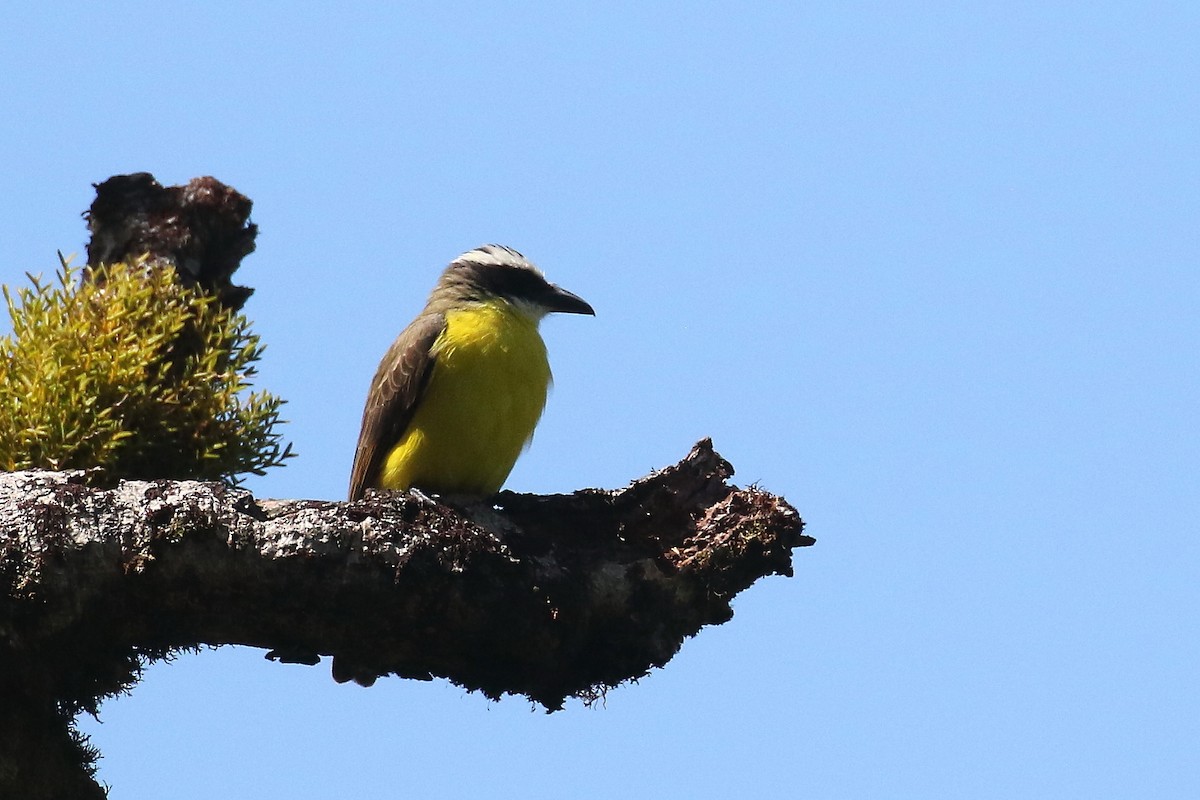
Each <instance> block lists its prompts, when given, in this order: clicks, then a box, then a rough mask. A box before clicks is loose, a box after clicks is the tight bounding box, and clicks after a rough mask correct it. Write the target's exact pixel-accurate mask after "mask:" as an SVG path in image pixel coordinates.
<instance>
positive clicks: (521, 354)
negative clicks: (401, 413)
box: [380, 302, 550, 494]
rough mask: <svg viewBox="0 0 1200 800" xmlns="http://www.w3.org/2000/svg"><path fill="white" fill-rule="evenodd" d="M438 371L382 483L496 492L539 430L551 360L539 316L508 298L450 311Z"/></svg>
mask: <svg viewBox="0 0 1200 800" xmlns="http://www.w3.org/2000/svg"><path fill="white" fill-rule="evenodd" d="M432 355H433V357H434V359H435V363H434V367H433V373H432V374H431V375H430V378H429V383H428V385H427V386H426V388H425V392H424V394H423V395H422V397H421V399H420V400H419V401H418V406H417V410H416V413H415V414H414V416H413V419H412V422H411V423H410V424H409V427H408V429H407V430H406V431H405V433H404V434H403V436H401V438H400V441H399V442H398V443H397V445H396V446H395V447H394V448H393V449H392V450H391V452H389V453H388V455H387V457H386V459H385V460H384V464H383V470H382V473H381V475H380V484H381V485H382V486H383V487H384V488H387V489H408V488H411V487H414V486H415V487H417V488H420V489H424V490H426V491H430V492H440V493H447V494H494V493H495V492H498V491H499V490H500V487H501V486H502V485H503V484H504V481H505V479H507V478H508V473H509V472H511V471H512V468H513V464H515V463H516V461H517V457H518V456H519V455H520V454H521V451H522V450H524V449H525V446H526V445H527V444H528V443H529V440H530V438H531V437H532V436H533V429H534V426H536V425H537V421H538V419H539V418H540V417H541V415H542V409H543V408H544V407H545V405H546V392H547V390H548V389H549V386H550V365H549V363H548V362H547V360H546V345H545V343H544V342H542V337H541V336H540V335H539V334H538V330H537V323H536V322H535V321H534V320H532V319H530V318H528V317H526V316H524V315H522V314H520V313H518V312H516V311H514V310H512V309H511V307H510V306H508V305H507V304H506V303H503V302H497V303H489V304H483V305H478V306H473V307H471V308H468V309H461V310H456V311H450V312H448V313H447V314H446V330H445V332H444V333H443V334H442V335H441V336H440V337H439V338H438V339H437V341H436V342H435V343H434V345H433V348H432Z"/></svg>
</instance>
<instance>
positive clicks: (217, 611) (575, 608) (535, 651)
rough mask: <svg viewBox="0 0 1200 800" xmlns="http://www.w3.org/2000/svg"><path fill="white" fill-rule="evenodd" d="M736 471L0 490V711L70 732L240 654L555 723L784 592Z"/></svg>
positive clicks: (767, 529) (778, 561)
mask: <svg viewBox="0 0 1200 800" xmlns="http://www.w3.org/2000/svg"><path fill="white" fill-rule="evenodd" d="M732 472H733V470H732V468H731V467H730V466H729V464H728V463H727V462H726V461H725V460H724V459H722V458H721V457H720V456H719V455H717V454H716V453H715V452H714V451H713V449H712V445H711V442H709V441H708V440H705V441H702V442H700V443H699V444H697V445H696V447H695V448H693V450H692V451H691V453H689V454H688V456H687V457H686V458H684V459H683V461H681V462H680V463H679V464H677V465H675V466H673V467H670V468H668V469H665V470H662V471H660V472H657V473H654V474H652V475H650V476H648V477H646V478H643V479H641V480H639V481H637V482H635V483H633V484H632V485H630V486H629V487H628V488H626V489H622V490H619V491H601V490H584V491H580V492H576V493H575V494H572V495H555V496H544V497H543V496H533V495H519V494H514V493H511V492H503V493H501V494H500V495H499V496H497V497H496V498H495V499H494V503H478V502H476V503H462V504H457V505H455V506H451V505H448V504H446V503H443V502H439V501H435V500H433V499H430V498H427V497H424V496H422V495H419V494H410V493H405V494H386V493H371V494H369V495H368V496H367V497H366V498H365V499H364V500H362V501H359V502H354V503H334V502H319V501H303V500H299V501H263V502H256V501H255V500H254V498H253V497H252V496H251V495H250V494H249V493H248V492H245V491H241V490H235V489H230V488H227V487H225V486H223V485H221V484H213V483H195V482H178V483H174V482H167V481H152V482H143V481H128V482H124V481H123V482H120V483H119V484H117V485H116V486H111V487H105V486H102V485H99V486H98V485H95V484H96V482H97V479H98V477H99V473H97V472H95V471H89V472H87V473H83V472H73V473H51V472H21V473H11V474H6V475H0V524H2V526H3V527H2V529H3V531H4V538H3V540H2V541H0V587H2V588H3V589H4V592H3V596H2V597H3V599H2V602H3V605H2V606H0V664H2V667H0V681H3V691H4V696H5V697H6V698H8V697H27V698H28V699H29V702H28V703H26V705H27V706H28V708H29V709H31V711H30V712H29V713H35V712H36V713H41V714H43V716H44V714H45V713H46V710H47V708H57V709H59V711H60V712H61V713H60V716H61V717H62V718H63V719H65V720H69V719H71V718H73V717H74V715H75V714H76V713H77V712H78V711H80V710H91V711H94V710H95V708H96V706H97V705H98V703H99V702H100V700H101V699H102V698H104V697H106V696H109V695H111V694H113V693H115V692H118V691H121V690H122V689H125V688H127V687H129V686H130V685H131V684H132V683H133V682H134V681H135V680H136V677H137V673H138V670H139V668H140V665H141V664H142V663H143V662H144V661H145V660H146V659H154V658H160V657H163V656H164V655H166V654H168V653H169V652H171V651H172V650H176V649H179V648H189V647H196V646H199V645H222V644H243V645H250V646H254V647H262V648H267V649H270V650H271V653H269V656H270V657H273V658H277V659H280V660H285V661H300V662H304V663H316V662H317V660H318V656H319V655H332V656H334V674H335V677H337V678H338V679H341V680H345V679H349V678H353V679H355V680H358V681H359V682H361V683H364V684H367V685H369V684H370V683H371V682H373V681H374V679H375V678H376V677H377V676H380V675H386V674H389V673H395V674H398V675H401V676H404V677H411V678H418V679H423V680H428V679H431V678H433V677H443V678H447V679H449V680H451V681H453V682H454V683H456V684H459V685H461V686H463V687H465V688H468V689H474V690H479V691H481V692H483V693H484V694H486V695H487V696H488V697H493V698H494V697H499V696H501V695H503V694H506V693H512V694H521V695H525V696H526V697H529V698H531V699H532V700H535V701H537V702H539V703H541V704H542V705H544V706H545V707H546V708H548V709H551V710H553V709H557V708H560V707H561V706H562V704H563V702H564V700H565V699H566V698H567V697H571V696H576V697H581V698H584V699H590V698H594V697H596V696H598V694H599V693H602V692H603V691H605V690H606V689H607V688H609V687H612V686H615V685H617V684H619V683H621V682H622V681H626V680H630V679H635V678H638V677H640V676H642V675H645V674H646V673H647V672H648V671H649V670H650V669H651V668H653V667H658V666H662V665H663V664H665V663H666V662H667V661H668V660H669V659H670V658H671V657H672V656H673V655H674V654H675V653H676V652H677V650H678V649H679V647H680V645H681V643H682V642H683V640H684V639H685V638H686V637H688V636H691V635H694V634H695V633H696V632H697V631H699V629H700V628H701V627H703V626H704V625H710V624H719V623H722V622H725V621H726V620H728V619H729V618H730V617H731V616H732V611H731V609H730V606H729V601H730V600H731V599H732V598H733V596H734V595H736V594H737V593H738V592H740V591H741V590H742V589H745V588H746V587H748V586H749V585H750V584H751V583H753V582H754V581H755V580H757V579H758V578H759V577H762V576H765V575H770V574H784V575H791V550H792V548H794V547H798V546H806V545H811V544H812V543H813V541H814V540H813V539H812V538H810V537H808V536H805V535H803V533H802V529H803V522H802V521H801V520H800V517H799V516H798V515H797V513H796V511H795V509H793V508H792V507H791V506H789V505H788V504H787V503H786V502H785V501H784V500H782V499H781V498H778V497H775V496H772V495H769V494H767V493H765V492H761V491H759V490H757V489H754V488H750V489H737V488H734V487H731V486H729V485H728V483H727V479H728V478H729V477H730V476H731V475H732ZM39 709H40V711H39ZM4 724H5V720H4V719H3V716H2V715H0V725H4ZM50 727H53V726H50ZM12 733H13V731H12V730H11V729H10V730H9V731H7V732H5V731H0V744H3V743H4V742H5V739H6V736H7V735H8V734H12ZM63 741H67V740H66V739H65V738H64V739H63ZM6 752H8V753H9V755H5V754H4V753H0V795H4V794H5V792H4V791H2V789H3V788H4V785H5V784H4V775H5V769H9V770H12V769H14V766H13V764H12V760H11V751H6ZM85 761H86V759H85ZM16 769H18V771H21V772H23V771H24V770H23V769H22V768H20V767H19V766H18V767H17V768H16ZM25 796H29V795H25Z"/></svg>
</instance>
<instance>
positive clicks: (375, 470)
mask: <svg viewBox="0 0 1200 800" xmlns="http://www.w3.org/2000/svg"><path fill="white" fill-rule="evenodd" d="M445 329H446V317H445V315H443V314H440V313H432V314H431V313H425V314H421V315H420V316H418V317H417V318H416V319H414V320H413V321H412V323H411V324H409V326H408V327H407V328H405V329H404V330H403V331H402V332H401V333H400V335H399V336H397V337H396V341H394V342H392V346H391V347H389V348H388V351H387V352H386V353H385V354H384V356H383V360H382V361H380V362H379V369H378V370H377V371H376V373H375V378H374V379H373V380H372V381H371V390H370V391H369V392H368V393H367V405H366V408H364V409H363V418H362V431H361V432H360V433H359V434H358V449H357V450H356V451H355V453H354V467H353V468H352V469H351V470H350V499H351V500H357V499H359V498H360V497H362V496H363V493H364V492H365V491H366V490H367V489H368V488H370V487H373V486H375V485H376V482H377V481H378V480H379V468H380V466H381V465H382V464H383V459H384V458H385V457H387V454H388V452H389V451H390V450H391V449H392V447H393V446H394V445H395V444H396V442H398V441H400V437H401V436H403V435H404V431H405V429H406V428H407V427H408V423H409V422H411V421H412V416H413V412H414V411H415V410H416V408H417V403H418V402H419V401H420V399H421V395H422V394H424V392H425V385H426V384H427V383H429V374H430V373H431V372H432V371H433V363H434V359H433V358H431V357H430V355H429V350H430V348H431V347H433V343H434V342H435V341H437V338H438V337H439V336H441V335H442V331H444V330H445Z"/></svg>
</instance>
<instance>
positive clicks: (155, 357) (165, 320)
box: [0, 261, 292, 483]
mask: <svg viewBox="0 0 1200 800" xmlns="http://www.w3.org/2000/svg"><path fill="white" fill-rule="evenodd" d="M56 277H57V281H56V282H53V283H43V282H42V280H41V279H40V278H35V277H33V276H32V275H31V276H29V278H30V280H31V281H32V284H33V285H32V286H31V287H29V288H25V289H20V290H18V291H17V294H16V299H15V300H14V298H13V296H12V294H11V293H10V291H9V289H8V287H7V286H5V287H4V289H3V292H4V298H5V301H6V302H7V305H8V313H9V316H10V317H11V318H12V328H13V332H12V334H11V335H10V336H4V337H0V469H5V470H16V469H32V468H47V469H71V468H79V467H94V466H102V467H104V468H105V470H106V472H107V473H108V474H110V475H112V476H114V477H119V478H138V479H153V478H169V479H174V480H183V479H199V480H214V479H220V480H224V481H226V482H228V483H237V482H238V480H239V478H238V475H239V474H244V473H247V472H250V473H254V474H256V475H261V474H263V472H264V471H265V470H266V469H267V468H269V467H273V466H278V465H281V464H282V463H283V462H284V461H285V459H287V458H289V457H290V456H291V455H292V452H291V445H290V444H289V445H287V446H286V447H283V446H282V443H281V436H280V435H279V434H277V433H275V432H274V429H275V425H276V423H278V422H279V421H280V420H279V408H280V406H282V405H283V402H284V401H283V400H281V399H279V398H277V397H275V396H273V395H271V394H269V393H267V392H261V391H260V392H249V391H248V389H249V387H250V379H251V378H252V377H253V376H254V374H255V368H254V366H253V365H254V363H255V362H256V361H258V360H259V358H260V357H261V354H262V346H261V345H260V344H259V340H258V337H257V336H255V335H254V334H252V333H250V329H249V321H248V320H247V319H246V317H245V316H244V315H242V314H237V313H232V312H230V311H228V310H226V309H223V308H222V307H221V306H220V305H219V304H218V303H217V302H216V301H215V300H214V299H213V298H212V297H210V296H208V295H205V294H203V293H201V292H199V291H197V290H192V289H185V288H184V287H183V286H181V285H180V283H179V282H178V280H176V278H175V274H174V272H173V271H171V270H170V269H163V268H160V267H154V268H147V267H146V266H144V265H138V264H135V265H131V266H126V265H123V264H117V265H113V266H110V267H106V268H104V269H103V270H102V271H99V272H98V273H96V274H94V275H93V276H91V277H90V278H89V279H87V280H83V279H81V276H80V274H79V270H78V269H77V268H74V267H72V266H71V265H70V264H69V263H68V262H66V261H64V262H63V263H62V268H61V269H60V270H59V271H58V273H57V276H56Z"/></svg>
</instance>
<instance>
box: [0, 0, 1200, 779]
mask: <svg viewBox="0 0 1200 800" xmlns="http://www.w3.org/2000/svg"><path fill="white" fill-rule="evenodd" d="M1198 42H1200V6H1197V5H1196V4H1193V3H1157V2H1150V3H1104V2H1098V3H1060V2H1039V3H1023V2H1004V3H991V2H989V3H949V2H946V3H932V2H930V3H907V4H904V3H826V4H802V3H778V4H764V3H702V4H682V3H679V4H676V3H602V4H601V3H588V4H571V3H544V4H543V3H523V4H514V5H512V6H505V5H499V4H492V3H485V4H480V5H469V4H461V3H453V2H451V3H447V2H436V3H424V2H418V3H404V4H385V3H379V4H361V3H348V4H329V3H320V4H317V3H288V4H284V3H258V4H247V3H240V2H239V3H234V2H224V1H223V0H216V1H213V0H210V2H206V3H195V4H174V3H116V4H94V3H86V4H85V3H74V4H72V3H54V2H47V3H25V4H18V5H16V6H13V7H12V8H9V9H8V10H7V11H6V20H5V23H4V26H3V31H0V43H2V47H0V97H2V98H3V99H2V101H0V102H2V105H3V116H4V121H3V123H2V124H0V152H3V153H4V161H5V164H6V167H5V170H4V175H5V180H4V182H3V200H0V203H2V204H3V213H2V214H0V280H3V281H4V282H8V283H18V284H19V283H22V282H23V281H24V277H23V272H24V271H25V270H30V271H47V272H48V271H51V270H52V269H53V267H54V264H55V255H54V254H55V250H56V249H61V250H63V251H64V252H82V249H83V247H84V244H85V242H86V233H85V230H84V226H83V222H82V220H81V219H80V216H79V215H80V212H81V211H83V210H84V209H85V208H86V207H87V206H88V204H89V203H90V202H91V199H92V189H91V186H90V184H91V183H93V182H96V181H100V180H102V179H104V178H106V177H108V176H110V175H113V174H116V173H123V172H133V171H142V170H145V171H150V172H153V173H154V174H155V175H156V176H157V177H158V178H159V179H160V180H162V181H163V182H164V183H179V182H183V181H186V180H188V179H189V178H191V177H193V176H197V175H205V174H211V175H214V176H216V177H218V178H220V179H221V180H224V181H226V182H228V183H230V184H232V185H233V186H235V187H236V188H238V189H239V190H241V191H242V192H244V193H246V194H247V195H249V196H250V197H251V198H252V199H253V200H254V203H255V206H254V220H255V221H256V222H257V223H258V224H259V225H260V226H261V234H260V237H259V246H258V251H257V252H256V253H255V254H254V255H252V256H251V257H250V258H248V259H247V260H246V262H245V263H244V267H243V269H242V271H241V272H240V273H239V277H240V278H241V282H243V283H246V284H249V285H251V286H254V287H255V288H256V290H257V292H256V294H255V295H254V297H253V298H252V300H251V301H250V303H249V304H248V306H247V308H246V310H247V312H248V314H249V315H250V316H251V318H252V319H253V320H254V321H255V329H256V330H257V331H258V332H259V333H260V334H261V335H262V336H263V338H264V339H265V341H266V342H267V345H268V349H267V352H266V357H265V362H264V363H263V365H262V373H261V386H263V387H265V388H269V389H270V390H272V391H274V392H276V393H278V394H281V395H283V396H284V397H286V398H288V400H289V401H290V403H289V405H288V406H287V407H286V412H287V416H288V418H289V419H290V420H291V423H290V425H289V426H287V429H286V432H287V434H288V436H289V437H290V438H291V440H292V441H294V443H295V445H296V448H297V450H298V451H299V453H300V457H299V458H297V459H295V460H294V462H293V463H292V464H291V465H290V466H288V467H286V468H285V469H282V470H278V471H276V472H274V473H272V474H270V475H268V476H267V477H265V478H262V479H256V480H254V481H252V482H251V483H250V487H251V488H252V489H253V490H254V491H255V492H256V493H257V494H258V495H260V496H264V497H311V498H329V499H334V498H340V497H341V496H342V495H343V493H344V491H345V485H346V476H347V472H348V470H349V466H350V459H351V456H352V450H353V445H354V441H355V437H356V436H357V431H358V423H359V415H360V413H361V408H362V405H361V404H362V399H363V395H364V393H365V390H366V384H367V381H368V379H369V377H370V375H371V373H372V372H373V371H374V369H375V366H376V364H377V362H378V359H379V356H380V355H381V354H382V352H383V350H384V349H385V348H386V346H387V345H388V343H389V342H390V341H391V339H392V337H393V336H394V335H395V334H396V333H397V332H398V331H399V330H400V329H401V328H402V327H403V325H404V324H405V323H406V322H407V321H408V319H409V318H410V317H411V315H412V314H414V313H415V312H416V311H417V310H418V309H419V307H420V305H421V304H422V302H423V300H424V297H425V294H426V293H427V291H428V289H429V287H430V286H431V284H432V282H433V280H434V278H435V277H436V274H437V272H438V271H439V270H440V269H441V267H442V266H443V265H444V264H445V263H446V262H447V261H448V260H450V259H451V258H452V257H453V256H455V255H457V254H458V253H459V252H461V251H463V250H466V249H469V248H471V247H474V246H476V245H479V244H482V243H485V242H493V241H495V242H501V243H504V244H509V245H512V246H514V247H516V248H518V249H520V250H522V251H523V252H525V254H526V255H527V256H529V257H530V258H531V259H532V260H534V261H535V262H537V263H538V264H539V265H541V266H542V267H543V268H544V269H545V270H546V272H547V273H548V275H549V277H550V278H551V279H552V280H555V281H557V282H559V283H561V284H562V285H563V286H565V287H567V288H569V289H571V290H573V291H575V292H577V293H579V294H580V295H582V296H583V297H585V298H587V299H588V300H589V301H591V303H592V304H593V305H594V306H595V308H596V310H597V316H596V318H595V319H590V318H580V317H563V318H552V319H550V320H548V321H547V322H546V323H545V325H544V326H543V331H544V334H545V337H546V339H547V341H548V344H549V347H550V351H551V358H552V362H553V365H554V369H555V374H556V377H557V384H556V388H555V391H554V393H553V395H552V396H551V399H550V404H549V407H548V409H547V413H546V416H545V418H544V420H543V422H542V425H541V427H540V428H539V430H538V434H537V436H536V438H535V439H534V443H533V446H532V449H531V450H530V451H529V452H528V453H527V454H526V456H525V457H524V459H523V460H522V461H521V462H520V463H519V464H518V466H517V469H516V470H515V471H514V473H513V475H512V477H511V479H510V482H509V486H510V487H511V488H513V489H516V490H520V491H532V492H563V491H570V490H572V489H575V488H579V487H589V486H604V487H617V486H621V485H624V484H625V483H627V482H628V481H630V480H632V479H634V478H636V477H638V476H640V475H642V474H644V473H646V472H647V471H649V470H650V469H652V468H655V467H660V466H663V465H665V464H669V463H672V462H674V461H676V460H677V459H678V458H680V457H681V456H682V455H683V454H684V453H686V452H687V450H688V448H689V447H690V446H691V444H692V443H693V442H694V441H695V440H697V439H698V438H700V437H702V436H706V435H710V436H712V437H713V438H714V440H715V443H716V445H717V448H718V450H720V451H721V453H722V454H723V455H725V456H726V457H727V458H728V459H730V460H731V461H732V462H733V464H734V465H735V466H736V467H737V469H738V474H737V476H736V479H735V480H737V481H739V482H742V483H751V482H757V483H760V484H761V485H762V486H764V487H766V488H767V489H770V490H772V491H774V492H777V493H780V494H783V495H784V496H786V497H787V498H788V499H790V500H791V501H792V502H793V503H794V504H795V505H796V506H797V507H798V508H799V509H800V511H801V513H802V514H803V516H804V517H805V519H806V520H807V521H808V523H809V526H810V527H809V532H810V533H812V534H813V535H814V536H816V537H817V539H818V543H817V545H816V547H814V548H810V549H808V550H802V551H799V552H798V553H797V568H796V577H795V578H793V579H791V580H787V579H784V578H774V579H770V580H766V581H763V582H761V583H760V584H759V585H757V586H755V587H753V588H752V589H751V590H749V591H748V592H746V593H745V594H744V595H743V596H742V597H740V598H739V599H738V601H737V603H736V606H735V608H736V612H737V613H736V617H735V618H734V619H733V620H732V621H731V622H730V623H728V624H726V625H724V626H721V627H718V628H712V629H708V630H706V631H704V632H702V633H701V634H700V635H699V636H698V637H697V638H695V639H694V640H692V641H689V642H688V643H687V644H686V645H685V646H684V648H683V650H682V652H681V653H680V654H679V656H678V657H676V659H675V660H674V661H672V662H671V663H670V664H669V665H667V667H666V668H665V669H662V670H659V671H657V672H655V673H654V674H652V675H650V676H649V677H647V678H646V679H644V680H642V681H641V682H640V683H638V684H636V685H629V686H624V687H621V688H619V689H617V690H615V691H613V692H611V693H610V694H609V695H608V698H607V703H606V704H604V705H603V706H600V707H596V708H592V709H588V708H584V707H582V706H580V705H578V704H574V705H571V706H569V707H568V708H567V710H565V711H564V712H562V713H559V714H554V715H550V716H547V715H545V714H543V713H540V712H539V711H537V710H533V709H531V707H530V706H529V704H528V703H527V702H525V701H523V700H521V699H519V698H516V699H507V700H504V701H503V702H500V703H489V702H487V701H486V700H484V699H483V698H481V697H479V696H475V695H468V694H464V693H463V692H462V691H461V690H459V689H457V688H455V687H453V686H450V685H448V684H446V683H444V682H434V683H431V684H421V683H415V682H409V681H401V680H399V679H392V680H387V681H382V682H381V683H380V684H378V685H376V686H375V687H374V688H372V689H369V690H364V689H361V688H358V687H355V686H337V685H335V684H334V683H333V682H332V680H331V679H330V677H329V670H328V665H327V664H325V665H322V666H320V667H316V668H306V667H301V666H280V665H274V664H270V663H268V662H266V661H264V660H263V659H262V654H261V653H260V652H257V651H250V650H235V649H232V648H226V649H224V650H220V651H216V652H209V653H205V654H202V655H200V656H190V657H184V658H181V659H180V660H179V661H177V662H176V663H174V664H171V665H157V666H155V667H153V668H152V669H150V670H149V672H148V673H147V675H146V678H145V680H144V681H143V682H142V684H141V685H139V686H138V687H137V689H136V690H135V692H134V693H133V695H132V696H130V697H126V698H122V699H119V700H116V701H112V702H109V703H107V704H105V706H104V707H103V709H102V714H101V719H102V720H103V723H102V724H97V723H95V722H93V721H91V720H87V721H85V723H84V725H83V728H84V729H85V730H86V731H87V732H88V733H90V734H91V735H92V736H93V738H94V742H95V744H97V745H98V746H99V747H100V748H101V749H102V751H103V752H104V754H105V758H104V760H103V761H102V762H101V768H100V775H101V777H102V778H103V779H104V780H105V781H107V782H109V783H111V784H112V785H113V791H112V797H113V798H114V799H115V800H127V799H130V800H132V799H134V798H148V797H162V796H168V795H169V796H171V797H177V798H185V799H187V800H191V798H210V797H234V798H240V797H247V798H249V797H253V798H257V800H270V799H272V798H326V797H400V796H411V797H432V796H441V797H449V798H458V797H463V798H470V797H522V798H558V797H567V796H570V797H580V798H612V797H689V798H729V797H737V796H742V797H747V796H752V795H753V796H757V797H779V798H784V797H786V798H797V797H799V798H880V797H889V798H891V797H895V798H901V797H904V798H907V797H912V798H963V797H970V798H1013V797H1053V798H1070V797H1079V798H1103V797H1114V798H1116V797H1164V798H1165V797H1197V796H1200V758H1198V757H1197V754H1198V753H1200V681H1198V680H1197V669H1198V667H1200V646H1198V645H1197V636H1196V629H1197V618H1198V617H1200V536H1198V535H1197V534H1198V533H1200V502H1198V499H1197V495H1198V491H1197V490H1198V488H1200V487H1198V482H1200V481H1198V477H1200V443H1198V437H1197V419H1198V408H1200V369H1198V360H1197V341H1198V336H1200V321H1198V319H1200V314H1198V312H1200V273H1198V269H1200V145H1198V143H1200V88H1198V87H1200V49H1198V45H1197V43H1198Z"/></svg>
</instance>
